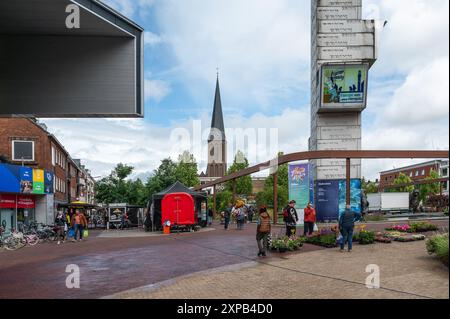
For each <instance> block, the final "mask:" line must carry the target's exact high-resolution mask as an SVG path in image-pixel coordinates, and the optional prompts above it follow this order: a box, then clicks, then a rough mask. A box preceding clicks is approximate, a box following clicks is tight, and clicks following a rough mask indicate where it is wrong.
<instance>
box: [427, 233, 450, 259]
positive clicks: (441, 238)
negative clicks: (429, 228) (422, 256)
mask: <svg viewBox="0 0 450 319" xmlns="http://www.w3.org/2000/svg"><path fill="white" fill-rule="evenodd" d="M426 246H427V251H428V253H429V254H430V255H436V256H437V257H438V258H439V259H440V260H441V261H442V262H443V263H444V264H445V265H446V266H447V267H448V254H449V249H448V233H447V234H443V235H436V236H434V237H432V238H430V239H429V240H428V241H427V244H426Z"/></svg>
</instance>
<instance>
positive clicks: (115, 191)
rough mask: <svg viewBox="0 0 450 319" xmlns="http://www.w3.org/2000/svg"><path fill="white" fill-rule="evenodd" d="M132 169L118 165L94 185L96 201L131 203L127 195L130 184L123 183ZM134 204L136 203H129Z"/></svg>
mask: <svg viewBox="0 0 450 319" xmlns="http://www.w3.org/2000/svg"><path fill="white" fill-rule="evenodd" d="M133 170H134V167H132V166H128V165H125V164H122V163H120V164H118V165H117V166H116V167H115V168H114V169H113V170H112V172H111V174H109V176H107V177H105V178H103V179H101V180H100V181H99V182H98V183H97V184H96V186H95V187H96V199H97V201H98V202H99V203H131V202H129V198H128V195H129V194H130V192H129V186H130V182H129V181H125V179H127V178H128V177H129V176H130V175H131V174H132V173H133ZM131 204H136V203H131Z"/></svg>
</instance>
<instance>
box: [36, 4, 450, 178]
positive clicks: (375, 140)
mask: <svg viewBox="0 0 450 319" xmlns="http://www.w3.org/2000/svg"><path fill="white" fill-rule="evenodd" d="M104 2H105V3H107V4H108V5H110V6H111V7H113V8H115V9H116V10H118V11H119V12H121V13H122V14H124V15H125V16H127V17H130V18H132V19H133V20H134V21H136V22H137V23H138V24H140V25H141V26H142V27H144V29H145V30H146V33H145V89H146V91H145V95H146V103H145V113H146V114H145V118H144V119H139V120H116V119H114V120H111V119H86V120H84V119H83V120H73V119H68V120H54V119H52V120H50V119H44V122H45V123H46V124H47V125H48V127H49V130H50V131H52V132H53V133H55V134H56V136H57V137H58V138H59V139H60V140H61V142H62V143H63V144H64V145H65V146H66V148H67V149H68V150H69V152H70V153H71V154H72V156H73V157H76V158H81V159H83V162H84V163H85V164H86V165H87V166H88V167H89V168H91V169H92V170H93V173H94V175H96V176H99V175H105V174H107V173H108V172H109V171H110V170H111V168H112V167H114V165H115V164H116V163H118V162H124V163H128V164H131V165H133V166H135V167H136V176H145V175H146V174H148V173H149V172H151V171H152V170H153V169H155V168H157V166H158V165H159V162H160V160H161V159H163V158H165V157H168V156H171V157H172V158H175V157H176V154H177V152H178V151H179V150H180V149H182V148H188V147H191V151H193V152H194V153H195V155H196V157H197V159H198V161H199V162H200V167H201V168H202V169H203V168H204V167H205V164H206V163H205V160H206V149H205V147H204V144H205V143H204V142H203V143H202V141H201V138H200V137H199V136H200V135H199V134H194V132H197V131H200V132H203V130H207V128H208V127H209V124H210V117H211V113H212V106H213V100H214V87H215V80H216V72H217V71H216V69H217V68H219V72H220V85H221V93H222V104H223V108H224V116H225V126H226V127H227V128H229V129H230V131H231V132H234V133H236V131H232V130H233V129H236V128H242V129H247V128H252V129H266V132H267V134H266V135H267V136H266V139H265V140H266V141H265V142H264V139H261V138H260V139H258V145H257V146H256V148H255V149H256V150H257V152H256V153H254V154H253V155H251V161H252V162H261V161H265V160H268V159H270V158H272V157H273V156H274V155H275V153H276V149H279V150H281V151H284V152H285V153H290V152H295V151H306V150H307V144H308V137H309V132H310V124H309V123H310V119H309V101H310V88H309V79H310V71H309V65H310V0H226V1H225V0H208V1H206V0H104ZM363 3H364V18H366V19H382V20H388V21H389V23H388V24H387V26H386V28H385V29H384V30H383V33H382V39H381V47H380V51H379V59H378V61H377V63H376V64H375V66H374V67H373V68H372V69H371V72H370V79H369V83H370V84H369V99H368V107H367V109H366V110H365V112H364V116H363V149H367V150H369V149H379V150H383V149H427V150H435V149H448V147H449V89H448V88H449V75H448V69H449V16H448V15H449V1H448V0H395V1H392V0H364V1H363ZM271 128H278V133H277V135H275V136H276V141H274V140H272V142H270V135H269V132H270V129H271ZM183 132H184V135H183V134H182V133H183ZM187 132H190V136H186V133H187ZM237 132H239V131H237ZM262 132H264V131H262ZM180 134H181V135H182V136H184V139H183V137H180V136H179V135H180ZM237 134H238V135H239V133H237ZM261 134H262V133H261ZM203 135H204V134H203ZM261 136H263V134H262V135H261ZM273 136H274V135H273V134H272V138H273ZM203 137H204V136H203ZM177 141H178V142H180V141H181V145H182V146H181V147H179V146H178V147H174V145H179V144H180V143H177ZM236 148H238V146H236V145H234V146H233V145H230V149H229V158H230V160H231V159H232V155H233V153H234V151H235V149H236ZM410 163H412V162H410V161H406V162H405V161H403V162H402V161H390V160H389V161H388V160H385V161H384V160H383V161H366V162H364V163H363V164H364V165H363V173H364V175H365V176H366V177H367V178H370V179H373V178H376V177H377V175H378V172H379V171H380V170H384V169H391V168H393V167H395V166H398V165H401V164H410Z"/></svg>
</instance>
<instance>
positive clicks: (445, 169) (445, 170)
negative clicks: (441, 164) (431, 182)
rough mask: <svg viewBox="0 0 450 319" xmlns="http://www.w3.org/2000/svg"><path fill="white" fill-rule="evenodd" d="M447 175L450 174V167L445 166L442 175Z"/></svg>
mask: <svg viewBox="0 0 450 319" xmlns="http://www.w3.org/2000/svg"><path fill="white" fill-rule="evenodd" d="M447 175H448V168H443V169H442V176H443V177H447Z"/></svg>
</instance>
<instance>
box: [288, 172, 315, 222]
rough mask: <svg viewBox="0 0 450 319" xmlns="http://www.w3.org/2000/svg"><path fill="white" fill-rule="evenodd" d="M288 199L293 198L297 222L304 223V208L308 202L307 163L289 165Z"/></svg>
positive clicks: (308, 179) (308, 180) (308, 178)
mask: <svg viewBox="0 0 450 319" xmlns="http://www.w3.org/2000/svg"><path fill="white" fill-rule="evenodd" d="M288 174H289V199H290V200H295V201H296V202H297V204H296V205H295V208H296V209H297V214H298V217H299V224H300V225H303V224H304V209H305V207H306V206H307V205H308V203H309V202H310V200H311V198H310V187H311V186H310V168H309V163H305V164H293V165H289V170H288Z"/></svg>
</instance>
